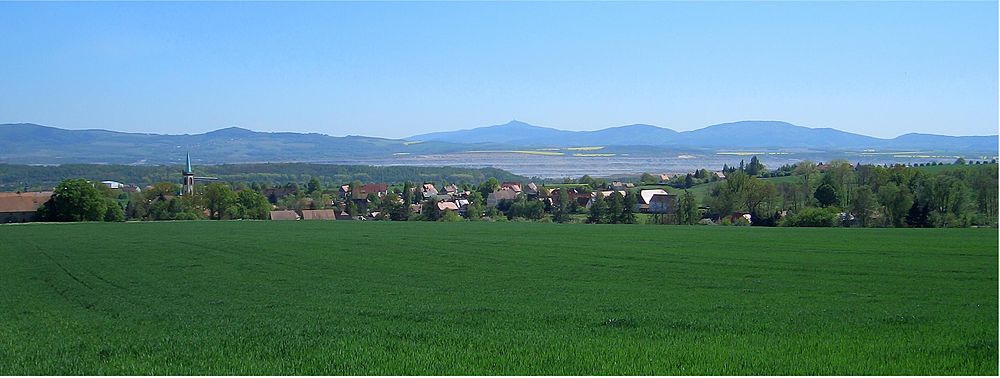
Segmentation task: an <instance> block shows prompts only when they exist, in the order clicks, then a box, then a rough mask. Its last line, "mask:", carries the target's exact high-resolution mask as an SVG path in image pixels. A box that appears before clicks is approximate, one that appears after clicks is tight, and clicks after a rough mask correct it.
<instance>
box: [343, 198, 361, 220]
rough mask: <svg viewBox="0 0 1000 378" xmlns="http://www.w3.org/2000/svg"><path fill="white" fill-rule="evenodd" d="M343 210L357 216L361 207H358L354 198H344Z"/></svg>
mask: <svg viewBox="0 0 1000 378" xmlns="http://www.w3.org/2000/svg"><path fill="white" fill-rule="evenodd" d="M351 197H353V196H351ZM344 211H346V212H347V214H349V215H350V216H352V217H356V216H358V213H360V212H361V209H358V204H357V203H355V202H354V199H352V198H348V199H346V200H344Z"/></svg>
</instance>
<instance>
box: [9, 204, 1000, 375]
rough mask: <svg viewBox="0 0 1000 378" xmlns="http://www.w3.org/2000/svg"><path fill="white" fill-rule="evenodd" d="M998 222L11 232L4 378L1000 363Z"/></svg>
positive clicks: (784, 369)
mask: <svg viewBox="0 0 1000 378" xmlns="http://www.w3.org/2000/svg"><path fill="white" fill-rule="evenodd" d="M997 261H998V256H997V230H996V229H839V228H838V229H803V228H756V227H739V228H735V227H733V228H728V227H681V226H673V227H669V226H648V225H564V224H532V223H507V224H491V223H471V222H463V223H453V224H452V223H447V224H442V223H416V222H401V223H375V222H342V221H341V222H313V223H309V222H286V223H282V222H168V223H128V224H100V223H98V224H32V225H13V226H0V285H2V287H3V291H4V293H3V295H2V296H0V375H19V374H42V375H48V374H67V375H74V374H98V375H100V374H171V375H188V374H334V375H336V374H390V375H391V374H678V375H683V374H722V375H727V374H756V375H769V374H792V375H795V374H832V375H840V374H866V375H867V374H876V375H878V374H966V375H996V374H997V339H998V334H997V322H998V318H997V311H998V305H997V292H998V279H997V271H998V267H997Z"/></svg>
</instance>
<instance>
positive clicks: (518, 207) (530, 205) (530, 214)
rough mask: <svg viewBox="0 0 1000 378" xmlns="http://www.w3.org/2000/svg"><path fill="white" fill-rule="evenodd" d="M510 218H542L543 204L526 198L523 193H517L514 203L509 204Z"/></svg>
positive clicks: (543, 212)
mask: <svg viewBox="0 0 1000 378" xmlns="http://www.w3.org/2000/svg"><path fill="white" fill-rule="evenodd" d="M508 212H509V213H510V217H511V218H524V219H532V220H537V219H542V217H544V216H545V206H544V205H542V202H541V201H537V200H530V201H529V200H528V198H527V197H526V196H524V195H523V194H521V195H518V196H517V198H516V199H515V200H514V203H512V204H511V205H510V210H509V211H508Z"/></svg>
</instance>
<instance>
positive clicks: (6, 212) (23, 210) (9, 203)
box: [0, 192, 52, 223]
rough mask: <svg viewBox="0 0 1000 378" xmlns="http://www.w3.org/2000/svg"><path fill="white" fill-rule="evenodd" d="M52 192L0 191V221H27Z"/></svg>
mask: <svg viewBox="0 0 1000 378" xmlns="http://www.w3.org/2000/svg"><path fill="white" fill-rule="evenodd" d="M51 197H52V192H23V193H0V223H21V222H29V221H31V220H33V219H34V218H35V214H36V213H37V212H38V207H39V206H42V204H44V203H45V202H46V201H48V200H49V198H51Z"/></svg>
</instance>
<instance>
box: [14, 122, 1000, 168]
mask: <svg viewBox="0 0 1000 378" xmlns="http://www.w3.org/2000/svg"><path fill="white" fill-rule="evenodd" d="M997 141H998V139H997V136H996V135H992V136H962V137H955V136H943V135H930V134H906V135H902V136H900V137H897V138H893V139H881V138H875V137H870V136H865V135H859V134H853V133H848V132H844V131H839V130H835V129H828V128H818V129H814V128H808V127H802V126H796V125H792V124H789V123H786V122H776V121H742V122H734V123H725V124H719V125H713V126H708V127H705V128H702V129H698V130H693V131H684V132H677V131H674V130H670V129H666V128H661V127H656V126H652V125H628V126H621V127H611V128H606V129H602V130H597V131H566V130H558V129H553V128H546V127H539V126H533V125H530V124H527V123H524V122H518V121H512V122H509V123H507V124H503V125H496V126H488V127H480V128H475V129H469V130H459V131H450V132H440V133H431V134H423V135H415V136H413V137H410V138H406V139H385V138H372V137H364V136H346V137H333V136H329V135H324V134H315V133H310V134H304V133H292V132H281V133H270V132H255V131H251V130H247V129H242V128H238V127H230V128H225V129H220V130H216V131H212V132H208V133H204V134H194V135H187V134H184V135H164V134H141V133H123V132H115V131H107V130H65V129H59V128H54V127H47V126H41V125H36V124H26V123H20V124H0V163H11V164H63V163H118V164H178V163H179V162H180V161H181V159H183V156H184V154H185V153H187V152H191V153H192V155H193V156H194V157H195V159H196V161H197V162H199V163H200V164H221V163H254V162H320V163H353V162H365V161H370V160H371V159H381V160H380V161H386V162H388V163H389V164H391V163H392V160H391V159H393V158H394V157H401V156H407V157H410V158H412V157H415V156H423V155H440V154H452V153H461V152H467V151H484V150H486V151H503V150H519V149H520V150H523V149H539V148H564V147H582V146H603V147H605V149H604V150H603V152H617V153H620V154H621V153H626V154H631V155H637V154H651V155H652V154H657V153H660V154H662V153H664V151H667V152H669V153H675V152H678V151H701V152H706V151H718V150H739V151H745V150H755V149H756V150H760V149H769V150H806V151H858V150H862V149H876V150H895V151H903V150H918V151H938V152H961V153H982V154H991V155H996V154H997Z"/></svg>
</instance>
